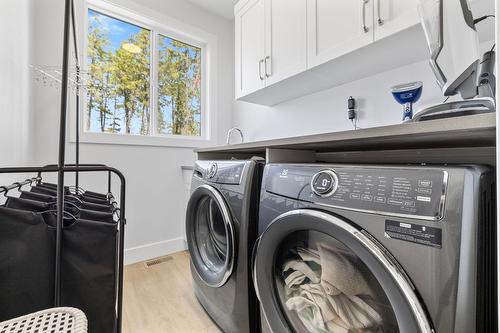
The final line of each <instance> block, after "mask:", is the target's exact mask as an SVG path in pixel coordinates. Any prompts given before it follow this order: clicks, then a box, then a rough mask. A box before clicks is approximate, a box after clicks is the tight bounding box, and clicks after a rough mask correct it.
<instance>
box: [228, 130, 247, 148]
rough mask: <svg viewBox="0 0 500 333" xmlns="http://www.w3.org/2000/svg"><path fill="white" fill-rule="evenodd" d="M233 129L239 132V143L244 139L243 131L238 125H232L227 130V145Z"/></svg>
mask: <svg viewBox="0 0 500 333" xmlns="http://www.w3.org/2000/svg"><path fill="white" fill-rule="evenodd" d="M234 131H237V132H238V133H240V137H241V143H243V141H244V139H243V132H242V131H241V130H240V129H239V128H238V127H233V128H231V129H230V130H229V131H227V137H226V144H227V145H228V144H229V141H230V140H231V134H232V133H233V132H234Z"/></svg>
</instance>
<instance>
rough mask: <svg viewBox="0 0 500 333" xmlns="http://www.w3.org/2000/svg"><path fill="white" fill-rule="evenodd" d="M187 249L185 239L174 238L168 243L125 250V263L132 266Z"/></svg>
mask: <svg viewBox="0 0 500 333" xmlns="http://www.w3.org/2000/svg"><path fill="white" fill-rule="evenodd" d="M186 249H187V244H186V240H185V239H184V238H174V239H169V240H166V241H161V242H157V243H151V244H146V245H141V246H137V247H132V248H130V249H125V255H124V258H123V259H124V261H125V265H130V264H134V263H136V262H140V261H144V260H148V259H152V258H157V257H162V256H166V255H169V254H172V253H175V252H179V251H184V250H186Z"/></svg>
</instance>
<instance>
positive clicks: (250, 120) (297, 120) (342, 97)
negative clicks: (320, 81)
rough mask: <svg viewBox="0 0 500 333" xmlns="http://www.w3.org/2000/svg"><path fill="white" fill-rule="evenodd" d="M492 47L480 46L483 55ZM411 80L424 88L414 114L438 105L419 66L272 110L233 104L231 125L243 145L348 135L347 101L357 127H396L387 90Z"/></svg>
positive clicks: (427, 73)
mask: <svg viewBox="0 0 500 333" xmlns="http://www.w3.org/2000/svg"><path fill="white" fill-rule="evenodd" d="M493 43H494V41H490V42H485V43H482V44H481V46H482V48H483V50H487V49H489V48H491V46H492V45H493ZM411 81H423V83H424V89H423V93H422V97H421V98H420V100H419V101H418V102H417V103H416V104H415V106H414V111H417V110H418V109H421V108H423V107H426V106H429V105H432V104H437V103H441V102H442V101H443V100H444V98H443V94H442V92H441V90H440V89H439V87H438V85H437V83H436V82H435V77H434V75H433V73H432V71H431V69H430V67H429V64H428V62H427V61H421V62H418V63H415V64H411V65H408V66H404V67H400V68H397V69H394V70H391V71H388V72H384V73H380V74H377V75H374V76H371V77H367V78H363V79H361V80H358V81H354V82H350V83H347V84H344V85H342V86H338V87H335V88H332V89H328V90H325V91H321V92H319V93H315V94H312V95H308V96H305V97H301V98H298V99H295V100H292V101H288V102H285V103H281V104H278V105H276V106H273V107H265V106H259V105H255V104H250V103H246V102H240V101H236V102H235V107H234V116H233V121H234V126H236V127H239V128H240V129H241V130H242V131H243V133H244V135H245V139H246V140H247V141H257V140H264V139H274V138H281V137H290V136H299V135H308V134H317V133H327V132H336V131H344V130H351V129H353V125H352V123H351V122H350V121H349V120H348V118H347V98H348V97H349V96H353V97H354V98H355V99H356V101H357V104H358V124H357V125H358V126H359V127H361V128H367V127H375V126H384V125H392V124H398V123H400V122H401V117H402V107H401V106H400V105H399V104H398V103H397V102H396V101H395V100H394V98H393V97H392V95H391V93H390V88H391V86H394V85H396V84H400V83H406V82H411ZM454 98H455V97H454Z"/></svg>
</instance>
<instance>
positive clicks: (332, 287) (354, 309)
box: [275, 230, 399, 333]
mask: <svg viewBox="0 0 500 333" xmlns="http://www.w3.org/2000/svg"><path fill="white" fill-rule="evenodd" d="M277 254H278V255H277V257H276V258H277V259H276V266H275V284H276V287H277V291H278V295H279V301H280V303H281V307H282V309H283V313H284V314H285V317H286V318H287V320H288V322H289V325H290V327H293V328H294V330H295V331H296V332H310V333H326V332H332V333H343V332H345V333H348V332H377V333H378V332H399V329H398V325H397V320H396V317H395V314H394V312H393V310H392V307H391V305H390V302H389V300H388V298H387V296H386V295H385V292H384V291H383V289H382V287H381V286H380V284H379V283H378V281H377V280H376V278H375V277H374V276H373V274H372V273H371V271H370V270H369V269H368V267H367V266H366V265H365V264H364V263H363V262H362V261H361V259H359V257H358V256H357V255H356V254H355V253H354V252H353V251H351V250H350V249H349V248H347V247H346V246H345V245H344V244H342V243H341V242H340V241H338V240H336V239H334V238H332V237H331V236H329V235H326V234H324V233H320V232H317V231H311V230H307V231H299V232H295V233H292V234H290V235H289V236H288V237H287V238H286V239H285V240H284V241H283V243H282V244H281V245H280V247H279V250H278V253H277Z"/></svg>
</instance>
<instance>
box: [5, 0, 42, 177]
mask: <svg viewBox="0 0 500 333" xmlns="http://www.w3.org/2000/svg"><path fill="white" fill-rule="evenodd" d="M31 15H32V11H31V2H30V0H3V1H2V2H1V3H0V25H1V26H2V28H3V29H2V31H3V32H2V33H1V34H0V45H1V46H0V49H1V52H0V125H1V129H0V153H1V156H2V157H1V158H0V166H2V167H5V166H25V165H27V164H29V163H30V162H31V161H32V160H34V159H33V158H32V157H33V151H34V149H33V145H32V141H31V138H32V133H33V129H32V117H30V115H31V103H30V90H31V87H30V86H31V76H30V69H29V65H30V61H31V46H30V44H31V36H30V32H31V29H32V24H31ZM13 27H15V30H14V29H13ZM10 178H12V177H1V178H0V179H2V183H4V182H8V180H7V179H10ZM14 178H15V179H17V180H18V178H19V177H14Z"/></svg>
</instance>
